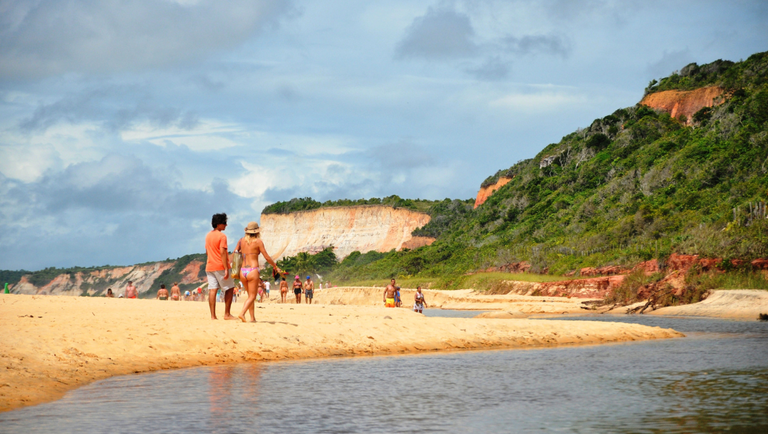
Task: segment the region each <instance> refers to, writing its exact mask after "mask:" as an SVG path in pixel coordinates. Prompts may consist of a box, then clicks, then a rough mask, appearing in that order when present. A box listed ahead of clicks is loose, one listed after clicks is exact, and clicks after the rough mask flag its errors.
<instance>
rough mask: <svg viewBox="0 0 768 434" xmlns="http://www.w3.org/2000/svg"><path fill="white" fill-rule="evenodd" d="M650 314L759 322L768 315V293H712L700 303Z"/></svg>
mask: <svg viewBox="0 0 768 434" xmlns="http://www.w3.org/2000/svg"><path fill="white" fill-rule="evenodd" d="M650 313H651V314H652V315H666V316H706V317H711V318H729V319H741V320H757V318H758V316H759V315H760V314H761V313H764V314H768V291H761V290H756V289H728V290H720V291H712V294H711V295H710V296H709V297H707V298H706V299H705V300H704V301H701V302H699V303H694V304H687V305H684V306H670V307H663V308H661V309H657V310H655V311H653V312H650Z"/></svg>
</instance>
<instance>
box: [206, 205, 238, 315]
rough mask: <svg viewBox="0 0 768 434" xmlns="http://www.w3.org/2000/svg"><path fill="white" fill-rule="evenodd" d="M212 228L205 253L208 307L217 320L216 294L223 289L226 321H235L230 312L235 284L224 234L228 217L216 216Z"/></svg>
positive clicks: (207, 238)
mask: <svg viewBox="0 0 768 434" xmlns="http://www.w3.org/2000/svg"><path fill="white" fill-rule="evenodd" d="M211 226H213V230H212V231H210V232H208V235H206V236H205V253H206V254H207V255H208V261H207V263H206V264H205V274H206V276H207V277H208V306H209V307H210V309H211V319H217V318H216V293H217V292H218V290H219V289H221V290H222V291H223V292H224V319H230V320H235V319H237V318H235V317H234V316H232V314H231V313H230V312H229V310H230V309H231V308H232V296H233V295H234V292H235V282H234V281H233V280H232V277H231V276H230V275H229V254H228V253H227V236H226V235H224V234H223V233H222V231H223V230H225V229H226V228H227V215H226V214H224V213H222V214H214V215H213V218H212V219H211Z"/></svg>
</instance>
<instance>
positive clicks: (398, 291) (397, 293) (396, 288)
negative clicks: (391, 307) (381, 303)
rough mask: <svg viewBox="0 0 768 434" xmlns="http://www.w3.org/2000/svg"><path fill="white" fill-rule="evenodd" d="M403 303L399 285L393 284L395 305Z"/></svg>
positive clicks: (398, 305)
mask: <svg viewBox="0 0 768 434" xmlns="http://www.w3.org/2000/svg"><path fill="white" fill-rule="evenodd" d="M402 305H403V300H402V299H401V298H400V287H399V286H395V307H400V306H402Z"/></svg>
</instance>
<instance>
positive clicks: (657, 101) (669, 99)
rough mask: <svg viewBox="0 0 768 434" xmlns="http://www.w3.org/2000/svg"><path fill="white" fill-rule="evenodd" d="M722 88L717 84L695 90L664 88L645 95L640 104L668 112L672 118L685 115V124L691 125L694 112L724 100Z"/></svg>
mask: <svg viewBox="0 0 768 434" xmlns="http://www.w3.org/2000/svg"><path fill="white" fill-rule="evenodd" d="M723 92H724V91H723V89H722V88H720V87H718V86H709V87H702V88H700V89H696V90H665V91H662V92H656V93H652V94H650V95H646V96H645V97H644V98H643V99H642V101H640V105H646V106H648V107H650V108H652V109H655V110H662V111H665V112H667V113H669V115H670V116H672V117H673V118H677V117H678V116H680V115H684V116H685V117H686V124H687V125H691V123H692V122H691V118H692V117H693V115H694V113H696V112H697V111H699V110H701V109H702V108H704V107H714V106H716V105H720V104H722V103H723V102H724V101H725V98H724V97H723Z"/></svg>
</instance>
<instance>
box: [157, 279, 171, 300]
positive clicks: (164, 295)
mask: <svg viewBox="0 0 768 434" xmlns="http://www.w3.org/2000/svg"><path fill="white" fill-rule="evenodd" d="M155 298H156V299H158V300H168V290H167V289H166V288H165V283H163V284H161V285H160V289H158V290H157V297H155Z"/></svg>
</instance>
